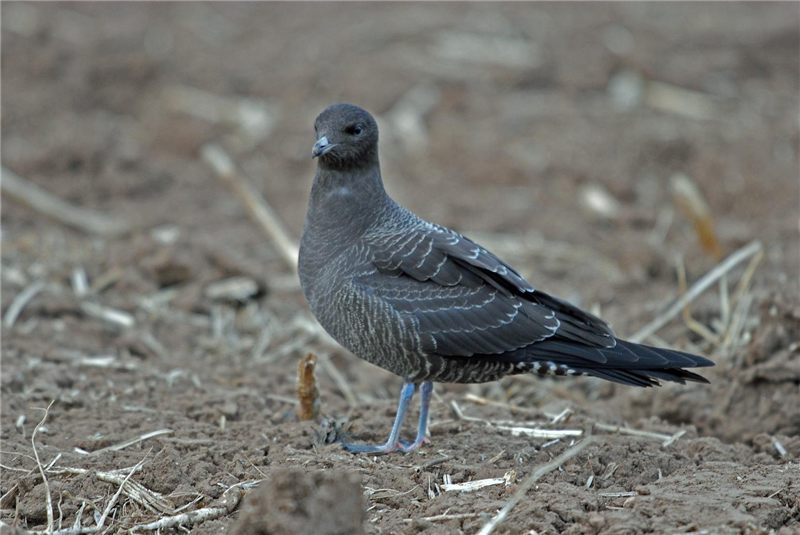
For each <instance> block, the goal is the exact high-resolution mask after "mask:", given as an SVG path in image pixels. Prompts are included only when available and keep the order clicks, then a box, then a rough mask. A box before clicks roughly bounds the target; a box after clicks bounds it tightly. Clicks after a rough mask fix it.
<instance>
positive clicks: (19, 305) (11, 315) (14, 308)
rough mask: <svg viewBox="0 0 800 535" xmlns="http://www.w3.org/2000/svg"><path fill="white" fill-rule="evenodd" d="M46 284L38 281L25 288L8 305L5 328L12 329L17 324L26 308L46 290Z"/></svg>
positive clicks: (4, 321) (4, 319)
mask: <svg viewBox="0 0 800 535" xmlns="http://www.w3.org/2000/svg"><path fill="white" fill-rule="evenodd" d="M44 288H45V283H44V281H41V280H38V281H34V282H32V283H30V284H29V285H28V286H27V287H25V288H24V289H23V290H22V291H21V292H20V293H18V294H17V296H16V297H14V300H13V301H11V304H10V305H8V308H7V309H6V313H5V315H4V316H3V326H4V327H5V328H6V329H10V328H11V327H13V326H14V323H16V321H17V318H19V315H20V314H21V313H22V310H23V309H24V308H25V306H26V305H27V304H28V303H29V302H30V301H31V299H33V298H34V297H36V296H37V295H38V294H39V292H41V291H42V290H44Z"/></svg>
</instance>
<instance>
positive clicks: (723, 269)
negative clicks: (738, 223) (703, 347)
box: [629, 240, 763, 343]
mask: <svg viewBox="0 0 800 535" xmlns="http://www.w3.org/2000/svg"><path fill="white" fill-rule="evenodd" d="M762 249H763V246H762V245H761V242H760V241H758V240H755V241H753V242H750V243H749V244H748V245H745V246H744V247H742V248H740V249H739V250H737V251H736V252H734V253H733V254H732V255H730V256H729V257H728V258H726V259H725V260H723V261H722V262H720V263H719V264H717V265H716V267H714V269H712V270H711V271H709V272H708V273H706V274H705V275H703V277H701V278H700V279H699V280H698V281H697V282H695V283H694V284H693V285H692V287H691V288H689V290H688V291H687V292H686V293H685V294H683V295H682V296H681V297H679V298H678V299H677V300H675V301H674V302H673V303H672V304H671V305H670V306H669V307H667V309H666V310H665V311H664V312H662V313H661V314H659V315H658V316H656V317H655V318H654V319H653V320H652V321H651V322H650V323H648V324H647V325H645V326H644V327H642V328H641V329H639V331H638V332H636V333H635V334H634V335H633V336H631V337H630V338H629V339H630V341H631V342H635V343H641V342H642V341H643V340H644V339H645V338H647V337H648V336H650V335H651V334H653V333H655V332H656V331H658V330H659V329H661V328H662V327H663V326H664V325H666V324H667V323H669V322H670V321H672V320H673V319H674V318H675V317H676V316H677V315H678V314H680V313H681V311H682V310H683V308H684V307H685V306H686V305H688V304H689V303H691V302H692V301H694V300H695V299H696V298H697V297H698V296H699V295H700V294H702V293H703V292H704V291H706V290H707V289H708V288H709V287H710V286H711V285H712V284H714V283H715V282H716V281H717V280H719V278H720V277H722V276H723V275H725V274H726V273H728V272H729V271H731V270H732V269H733V268H734V267H736V266H737V265H739V264H740V263H741V262H743V261H744V260H746V259H748V258H750V257H751V256H754V255H756V254H758V252H759V251H761V250H762Z"/></svg>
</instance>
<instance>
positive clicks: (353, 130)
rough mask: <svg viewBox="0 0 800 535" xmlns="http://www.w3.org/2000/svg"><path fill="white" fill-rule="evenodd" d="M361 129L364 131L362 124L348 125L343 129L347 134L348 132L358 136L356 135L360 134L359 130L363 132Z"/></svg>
mask: <svg viewBox="0 0 800 535" xmlns="http://www.w3.org/2000/svg"><path fill="white" fill-rule="evenodd" d="M363 131H364V127H363V126H361V125H360V124H355V125H351V126H348V127H347V128H346V129H345V132H347V133H348V134H350V135H351V136H358V135H360V134H361V132H363Z"/></svg>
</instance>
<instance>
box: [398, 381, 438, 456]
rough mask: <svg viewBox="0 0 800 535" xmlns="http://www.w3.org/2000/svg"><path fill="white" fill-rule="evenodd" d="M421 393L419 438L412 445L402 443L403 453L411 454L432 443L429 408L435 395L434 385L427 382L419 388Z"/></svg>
mask: <svg viewBox="0 0 800 535" xmlns="http://www.w3.org/2000/svg"><path fill="white" fill-rule="evenodd" d="M419 393H420V396H421V398H422V400H421V405H420V409H419V427H417V438H415V439H414V442H412V443H411V444H407V443H401V444H400V445H401V447H402V448H403V451H405V452H409V451H414V450H416V449H418V448H419V447H420V446H422V445H423V444H427V443H428V442H430V441H429V440H428V437H427V434H428V407H429V406H430V404H431V395H432V394H433V383H429V382H425V383H422V385H421V386H420V387H419Z"/></svg>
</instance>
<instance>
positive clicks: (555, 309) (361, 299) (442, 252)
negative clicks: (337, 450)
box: [298, 103, 714, 454]
mask: <svg viewBox="0 0 800 535" xmlns="http://www.w3.org/2000/svg"><path fill="white" fill-rule="evenodd" d="M314 131H315V133H316V142H315V143H314V146H313V149H312V152H311V155H312V158H315V159H316V160H317V168H316V172H315V174H314V179H313V182H312V185H311V192H310V195H309V203H308V212H307V214H306V219H305V222H304V225H303V234H302V238H301V242H300V251H299V257H298V274H299V278H300V283H301V286H302V289H303V293H304V295H305V297H306V300H307V302H308V304H309V307H310V308H311V311H312V313H313V314H314V316H315V317H316V319H317V321H318V322H319V323H320V325H321V326H322V327H323V328H324V329H325V331H327V332H328V334H330V335H331V337H333V339H334V340H336V342H338V343H339V344H340V345H341V346H343V347H344V348H346V349H347V350H348V351H350V352H351V353H353V354H355V355H356V356H358V357H360V358H361V359H363V360H365V361H367V362H370V363H372V364H375V365H377V366H379V367H381V368H383V369H385V370H388V371H390V372H392V373H394V374H396V375H398V376H400V377H401V378H402V379H403V387H402V389H401V392H400V401H399V405H398V409H397V415H396V417H395V420H394V424H393V426H392V430H391V433H390V435H389V438H388V440H387V441H386V442H385V443H384V444H380V445H370V444H358V443H349V442H345V441H343V440H342V441H341V442H342V445H343V446H344V448H345V449H347V450H348V451H350V452H353V453H374V454H386V453H391V452H394V451H400V452H411V451H415V450H417V449H418V448H420V447H421V446H423V445H424V444H426V443H428V442H429V438H428V437H427V422H428V410H429V405H430V400H431V395H432V393H433V388H434V383H484V382H488V381H494V380H497V379H500V378H502V377H505V376H507V375H515V374H537V375H540V376H544V375H554V376H593V377H597V378H600V379H605V380H608V381H613V382H615V383H621V384H624V385H631V386H639V387H650V386H658V385H659V384H660V381H672V382H676V383H681V384H685V383H686V381H695V382H699V383H708V380H706V379H705V378H704V377H702V376H700V375H698V374H696V373H694V372H692V371H689V370H688V369H687V368H690V369H691V368H698V367H705V366H713V365H714V363H713V362H712V361H710V360H708V359H706V358H703V357H700V356H696V355H692V354H690V353H684V352H680V351H674V350H670V349H661V348H655V347H650V346H646V345H641V344H636V343H632V342H628V341H625V340H622V339H620V338H618V337H617V336H616V335H615V334H614V332H613V331H612V330H611V327H610V326H609V325H608V323H606V322H605V321H603V320H601V319H600V318H598V317H596V316H595V315H592V314H590V313H588V312H586V311H584V310H581V309H580V308H578V307H577V306H575V305H573V304H570V303H569V302H567V301H565V300H563V299H560V298H558V297H555V296H553V295H550V294H548V293H546V292H544V291H542V290H540V289H538V288H534V287H533V286H532V285H531V284H530V283H529V282H528V281H526V280H525V279H524V278H523V277H522V276H521V275H520V274H519V272H517V271H516V270H515V269H514V268H512V267H511V266H510V265H509V264H508V263H506V262H505V261H503V260H502V259H501V258H499V257H498V256H496V255H494V254H492V253H491V252H489V251H488V250H487V249H486V248H484V247H482V246H480V245H478V244H477V243H475V242H474V241H472V240H470V239H469V238H467V237H466V236H463V235H461V234H459V233H458V232H456V231H453V230H450V229H448V228H445V227H443V226H440V225H437V224H435V223H431V222H428V221H426V220H424V219H422V218H420V217H418V216H417V215H415V214H413V213H412V212H410V211H409V210H407V209H406V208H404V207H403V206H401V205H400V204H398V203H397V202H395V201H394V200H393V199H392V198H391V197H390V196H389V195H388V193H387V192H386V189H385V188H384V184H383V179H382V176H381V169H380V161H379V158H378V125H377V123H376V121H375V119H374V118H373V117H372V115H371V114H370V113H369V112H367V111H366V110H364V109H362V108H360V107H358V106H355V105H353V104H346V103H341V104H334V105H332V106H329V107H327V108H326V109H325V110H323V111H322V112H321V113H320V114H319V116H318V117H317V118H316V120H315V122H314ZM417 391H419V393H420V395H421V408H420V416H419V424H418V427H417V434H416V438H415V439H414V441H413V442H406V441H401V440H400V430H401V426H402V424H403V421H404V418H405V415H406V412H407V410H408V407H409V405H410V403H411V400H412V398H413V396H414V395H415V393H416V392H417Z"/></svg>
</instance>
